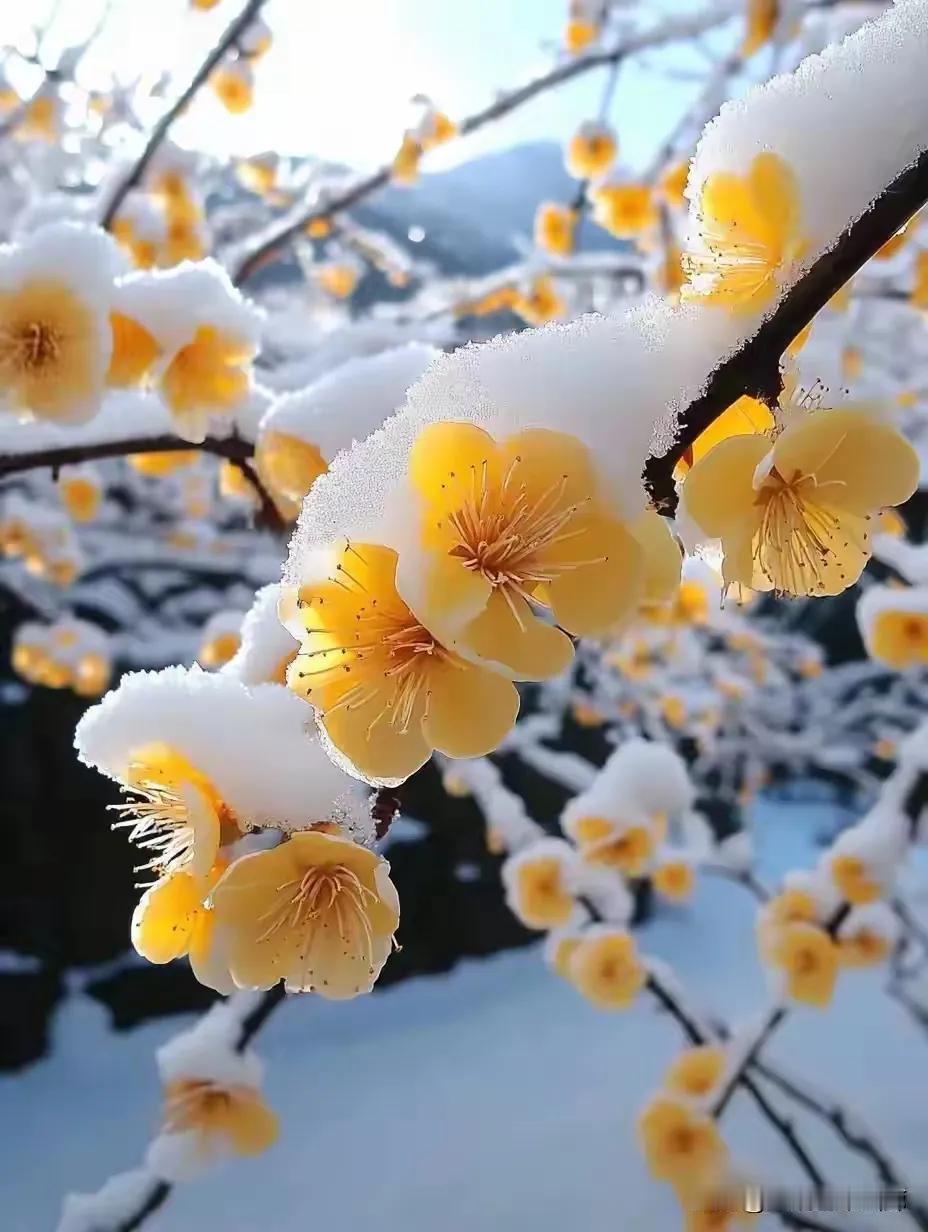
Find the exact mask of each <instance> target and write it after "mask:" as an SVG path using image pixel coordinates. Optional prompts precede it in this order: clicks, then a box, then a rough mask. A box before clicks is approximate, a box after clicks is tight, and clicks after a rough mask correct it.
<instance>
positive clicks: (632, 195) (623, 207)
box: [590, 184, 658, 240]
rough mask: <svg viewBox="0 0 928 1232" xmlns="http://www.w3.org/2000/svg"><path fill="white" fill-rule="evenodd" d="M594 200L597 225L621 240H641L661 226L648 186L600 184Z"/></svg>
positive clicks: (591, 196)
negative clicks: (656, 226) (647, 233)
mask: <svg viewBox="0 0 928 1232" xmlns="http://www.w3.org/2000/svg"><path fill="white" fill-rule="evenodd" d="M590 200H591V201H592V203H593V218H594V221H595V222H597V223H598V224H599V225H600V226H601V227H603V228H605V230H606V231H608V232H609V233H610V234H611V235H614V236H616V237H617V238H618V239H623V240H633V239H638V238H640V237H641V236H642V235H643V234H644V233H645V232H646V231H649V230H650V229H651V228H652V227H654V226H655V225H656V224H657V221H658V211H657V206H656V205H655V203H654V197H653V194H652V192H651V189H650V188H649V187H648V186H647V185H646V184H600V185H599V186H598V187H597V188H594V189H593V190H592V191H591V192H590Z"/></svg>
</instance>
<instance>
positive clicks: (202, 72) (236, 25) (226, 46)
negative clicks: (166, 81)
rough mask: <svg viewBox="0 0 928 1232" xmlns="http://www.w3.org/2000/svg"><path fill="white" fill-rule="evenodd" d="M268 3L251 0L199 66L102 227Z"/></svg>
mask: <svg viewBox="0 0 928 1232" xmlns="http://www.w3.org/2000/svg"><path fill="white" fill-rule="evenodd" d="M265 3H266V0H248V2H247V4H246V5H245V7H244V8H243V9H242V11H241V13H240V14H239V15H238V17H236V19H235V21H233V22H232V24H231V25H230V26H229V27H228V29H227V30H226V32H225V34H223V36H222V38H221V39H220V40H219V42H218V43H217V44H216V46H215V47H214V48H213V50H212V51H211V52H210V53H209V55H208V56H207V57H206V59H205V60H204V61H203V63H202V64H201V65H200V67H199V69H198V70H197V72H196V74H195V75H194V77H193V79H192V80H191V82H190V84H189V85H188V86H187V88H186V90H184V92H183V93H182V94H181V95H180V97H179V98H178V99H177V100H176V101H175V103H174V105H173V106H172V107H170V108H169V109H168V110H167V111H166V112H165V113H164V115H163V116H162V117H161V119H160V120H159V121H158V123H157V124H156V125H155V127H154V129H153V130H152V134H151V136H150V137H149V138H148V142H147V144H146V146H145V149H144V150H143V151H142V153H141V155H140V156H139V158H138V161H137V162H136V163H135V166H134V167H133V168H132V170H131V171H130V172H129V174H128V175H127V176H126V178H125V179H124V180H123V181H122V183H121V184H120V185H119V187H118V188H117V189H116V191H115V192H114V193H113V196H112V197H111V199H110V202H109V204H108V205H107V207H106V211H105V212H104V214H103V218H102V219H101V222H100V225H101V226H102V227H103V228H105V229H106V230H107V231H108V230H109V229H110V227H111V226H112V224H113V221H114V219H115V218H116V215H117V214H118V213H119V207H120V206H121V205H122V203H123V201H125V199H126V197H127V196H128V194H129V193H130V192H131V191H132V189H133V188H135V187H136V186H137V185H138V184H140V183H141V181H142V177H143V176H144V175H145V172H146V171H147V170H148V167H149V165H150V163H151V161H152V159H153V158H154V157H155V155H156V154H157V152H158V150H159V148H160V146H161V143H162V142H163V141H164V139H165V138H166V137H167V135H168V133H169V132H170V130H171V127H172V125H173V124H174V121H175V120H176V119H177V118H178V116H179V115H181V113H182V112H183V111H184V110H185V109H186V107H187V106H188V105H189V103H190V102H191V100H192V99H193V98H194V97H195V95H196V94H197V93H199V91H200V89H201V88H202V87H203V86H204V85H205V84H206V82H207V81H208V79H209V77H210V75H211V74H212V72H213V70H214V69H215V68H217V67H218V65H219V64H221V62H222V61H223V59H224V58H225V56H226V55H227V54H228V52H229V51H230V50H231V49H232V48H233V47H234V46H235V45H236V43H237V42H238V40H239V38H240V37H241V35H242V34H244V33H245V31H246V30H247V29H248V27H249V26H250V25H251V24H252V22H253V21H254V20H255V18H256V17H257V16H258V14H259V13H260V11H261V9H262V8H263V7H264V5H265Z"/></svg>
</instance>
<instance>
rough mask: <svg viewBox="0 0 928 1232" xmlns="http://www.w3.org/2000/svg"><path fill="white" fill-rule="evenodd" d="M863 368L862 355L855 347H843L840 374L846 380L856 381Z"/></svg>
mask: <svg viewBox="0 0 928 1232" xmlns="http://www.w3.org/2000/svg"><path fill="white" fill-rule="evenodd" d="M863 370H864V357H863V355H862V353H861V352H860V351H859V350H858V349H857V347H851V346H849V347H845V348H844V350H843V352H842V353H841V375H842V376H843V377H844V379H845V380H846V381H856V380H857V378H858V377H859V376H860V374H861V372H863Z"/></svg>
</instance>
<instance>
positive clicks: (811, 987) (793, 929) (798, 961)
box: [770, 924, 838, 1009]
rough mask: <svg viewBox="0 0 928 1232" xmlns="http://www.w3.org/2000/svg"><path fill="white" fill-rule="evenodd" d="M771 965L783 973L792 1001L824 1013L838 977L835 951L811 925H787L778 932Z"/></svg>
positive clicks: (828, 941)
mask: <svg viewBox="0 0 928 1232" xmlns="http://www.w3.org/2000/svg"><path fill="white" fill-rule="evenodd" d="M770 961H771V962H772V963H773V965H774V966H775V967H777V968H778V969H779V970H780V971H782V972H783V975H784V977H785V980H786V992H787V994H788V995H789V996H790V997H792V999H793V1000H794V1001H800V1002H802V1004H803V1005H812V1006H815V1007H816V1008H817V1009H824V1008H825V1007H826V1006H828V1005H829V1004H830V1003H831V997H832V993H833V992H834V987H835V979H836V978H837V974H838V947H837V946H836V945H835V943H834V941H832V939H831V937H829V935H828V934H827V933H826V932H825V931H824V929H821V928H817V927H816V926H815V925H814V924H786V925H784V927H783V928H782V929H780V930H779V932H778V934H777V937H776V939H775V941H774V942H773V945H772V947H771V951H770Z"/></svg>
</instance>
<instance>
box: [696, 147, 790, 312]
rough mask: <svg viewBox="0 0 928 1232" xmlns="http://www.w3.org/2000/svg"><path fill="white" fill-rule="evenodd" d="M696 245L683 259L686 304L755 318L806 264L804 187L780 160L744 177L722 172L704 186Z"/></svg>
mask: <svg viewBox="0 0 928 1232" xmlns="http://www.w3.org/2000/svg"><path fill="white" fill-rule="evenodd" d="M698 237H699V241H700V242H699V246H698V247H696V248H694V249H692V250H691V251H689V252H687V253H686V255H685V256H684V266H685V268H686V271H687V275H688V277H689V279H690V281H689V283H688V285H687V286H685V287H684V288H683V295H684V298H691V299H698V300H700V302H702V303H711V304H723V305H724V306H725V307H727V308H729V309H731V311H733V312H742V311H745V312H753V311H754V310H756V309H758V308H762V307H765V306H766V305H767V304H769V303H770V301H771V300H772V299H773V298H774V297H775V296H776V295H777V294H778V292H779V289H780V286H781V285H782V283H783V281H784V280H785V279H787V278H788V277H789V275H790V274H791V272H792V271H793V270H794V269H795V268H796V266H797V265H798V263H799V261H800V260H801V259H802V256H803V253H804V252H805V249H806V243H805V241H804V240H803V238H802V234H801V230H800V206H799V186H798V184H797V183H796V178H795V176H794V175H793V172H792V170H791V169H790V167H789V166H788V165H787V164H786V163H785V162H784V161H783V159H781V158H780V157H779V156H778V155H776V154H773V153H770V152H768V153H764V154H758V155H757V157H756V158H755V159H754V161H753V162H752V163H751V168H750V171H749V172H748V174H747V175H746V176H739V175H737V174H735V173H734V172H731V171H717V172H715V173H714V174H712V175H710V176H709V177H708V179H707V180H706V182H705V183H704V184H703V186H702V192H701V194H700V198H699V209H698Z"/></svg>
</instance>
